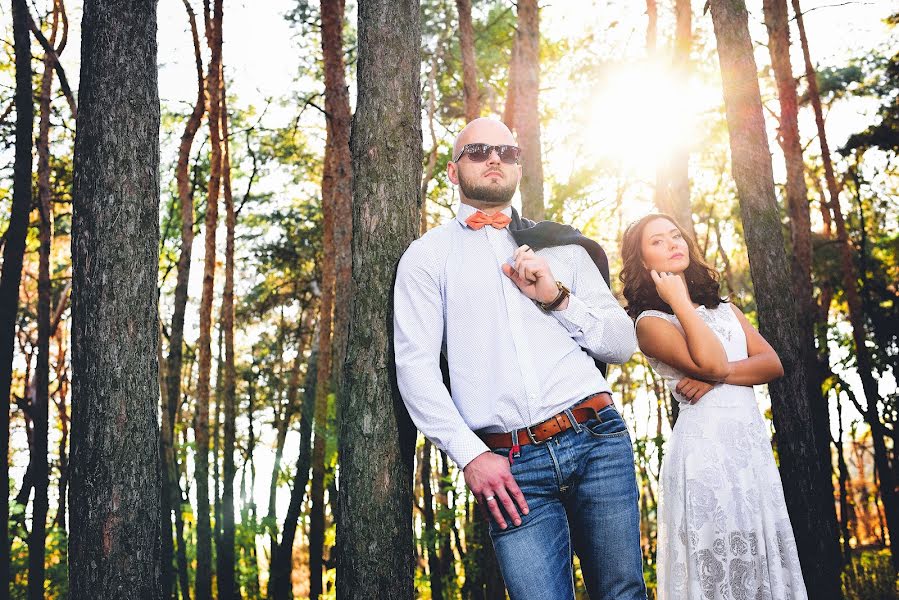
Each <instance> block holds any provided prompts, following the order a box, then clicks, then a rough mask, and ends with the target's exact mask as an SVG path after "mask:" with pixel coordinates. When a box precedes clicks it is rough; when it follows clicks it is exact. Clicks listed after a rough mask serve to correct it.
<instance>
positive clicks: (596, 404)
mask: <svg viewBox="0 0 899 600" xmlns="http://www.w3.org/2000/svg"><path fill="white" fill-rule="evenodd" d="M520 156H521V151H520V149H519V148H518V147H517V146H516V145H515V139H514V137H513V136H512V133H511V132H510V131H509V129H508V128H507V127H506V126H505V125H503V124H502V123H501V122H499V121H496V120H493V119H486V118H484V119H477V120H475V121H472V122H471V123H469V124H468V125H467V126H466V127H465V128H464V129H463V130H462V132H461V133H460V134H459V136H458V137H457V138H456V141H455V144H454V145H453V157H452V158H453V160H452V162H450V163H449V164H448V165H447V175H448V176H449V180H450V182H452V183H453V184H454V185H458V186H459V197H460V200H461V202H460V204H459V207H458V210H457V213H456V216H455V218H454V219H452V220H451V221H449V222H447V223H444V224H443V225H441V226H439V227H435V228H434V229H432V230H430V231H428V232H427V233H426V234H425V235H423V236H422V237H421V238H420V239H418V240H416V241H414V242H413V243H412V244H411V245H410V246H409V248H408V249H407V250H406V252H405V254H403V257H402V259H401V261H400V264H399V268H398V271H397V278H396V285H395V290H394V292H395V293H394V343H395V354H396V368H397V380H398V383H399V389H400V392H401V394H402V396H403V401H404V402H405V404H406V407H407V409H408V410H409V414H410V415H411V417H412V420H413V421H414V422H415V425H416V426H417V427H418V429H419V430H420V431H421V432H422V433H423V434H424V435H425V436H427V437H428V439H430V440H431V441H432V442H433V443H434V444H435V445H437V447H439V448H440V449H441V450H443V451H445V452H446V453H447V454H448V455H449V456H450V458H452V459H453V460H454V461H455V462H456V463H457V464H458V465H459V467H460V468H461V469H462V470H463V472H464V475H465V483H466V484H467V485H468V487H469V489H470V490H471V492H472V493H473V494H474V496H475V498H476V499H477V501H478V503H479V504H480V505H481V506H482V507H484V508H485V509H486V512H487V513H488V514H489V516H490V537H491V539H492V540H493V546H494V548H495V550H496V556H497V558H498V560H499V564H500V568H501V570H502V573H503V578H504V579H505V582H506V587H507V588H508V590H509V595H510V596H511V598H512V600H519V599H524V598H528V599H534V598H546V599H548V600H560V599H572V600H573V599H574V578H573V575H572V564H571V558H572V552H576V553H577V555H578V557H579V558H580V564H581V570H582V572H583V576H584V581H585V583H586V585H587V591H588V593H589V595H590V598H591V599H593V600H597V599H604V600H635V599H638V598H639V599H644V600H645V598H646V588H645V585H644V583H643V566H642V555H641V551H640V515H639V510H638V506H637V500H638V492H637V483H636V477H635V474H634V456H633V449H632V447H631V440H630V434H629V432H628V430H627V427H626V425H625V422H624V421H623V419H622V418H621V415H620V414H619V413H618V411H617V409H616V407H615V404H614V402H613V398H612V395H611V388H610V387H609V384H608V382H607V381H606V379H605V376H604V370H603V368H602V367H601V365H600V366H598V364H599V363H602V362H611V363H623V362H625V361H627V360H628V359H629V358H630V356H631V355H632V354H633V353H634V350H635V349H636V338H635V335H634V328H633V325H632V323H631V320H630V319H629V318H628V316H627V314H626V313H625V312H624V310H623V309H622V308H621V306H620V305H619V304H618V302H617V301H616V300H615V298H614V297H613V296H612V293H611V292H610V291H609V287H608V284H607V278H608V266H607V262H605V263H604V261H605V254H604V253H602V251H601V249H600V248H599V247H598V245H597V244H595V243H594V242H591V241H589V240H587V239H586V238H584V237H583V236H581V235H580V234H579V233H578V232H577V231H576V230H574V229H572V228H570V227H568V226H563V225H559V224H554V223H549V222H543V223H539V224H533V223H531V222H528V221H527V220H525V219H522V218H521V217H520V216H519V215H518V214H517V212H516V211H515V210H514V209H513V208H512V207H511V202H512V196H513V195H514V193H515V190H516V188H517V187H518V182H519V180H520V179H521V165H520V164H519V158H520ZM525 239H526V240H528V241H530V242H531V243H522V240H525ZM604 265H605V272H603V266H604ZM441 354H443V356H444V357H445V358H446V362H447V365H448V370H449V373H448V375H449V381H450V389H449V390H448V389H447V387H446V385H445V384H444V380H443V377H442V374H441V367H440V356H441Z"/></svg>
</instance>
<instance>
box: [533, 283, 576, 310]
mask: <svg viewBox="0 0 899 600" xmlns="http://www.w3.org/2000/svg"><path fill="white" fill-rule="evenodd" d="M556 287H558V288H559V295H558V296H556V297H555V299H554V300H552V302H540V301H539V300H535V301H534V302H536V303H537V306H539V307H540V308H542V309H543V310H545V311H546V312H550V311H553V310H556V309H557V308H558V307H559V305H560V304H562V303H563V302H565V298H567V297H568V296H570V295H571V290H569V289H568V288H567V287H565V284H564V283H562V282H561V281H556Z"/></svg>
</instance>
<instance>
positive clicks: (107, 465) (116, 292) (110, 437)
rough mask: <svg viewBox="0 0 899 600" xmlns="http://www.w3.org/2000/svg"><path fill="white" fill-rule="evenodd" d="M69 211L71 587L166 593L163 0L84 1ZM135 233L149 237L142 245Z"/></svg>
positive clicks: (108, 594)
mask: <svg viewBox="0 0 899 600" xmlns="http://www.w3.org/2000/svg"><path fill="white" fill-rule="evenodd" d="M83 14H84V16H83V19H82V28H81V32H82V43H81V76H80V86H79V87H80V89H79V96H78V105H79V107H80V110H79V112H78V118H77V123H76V125H77V134H76V136H75V159H74V193H73V199H74V202H73V217H72V281H73V284H72V367H73V376H72V433H71V442H72V449H71V473H72V484H71V487H70V490H69V492H70V493H69V504H70V507H71V509H70V510H71V513H70V518H71V533H70V538H69V590H70V594H71V596H72V597H73V598H100V599H106V598H109V599H112V598H122V597H130V598H152V599H156V598H160V597H161V595H162V589H161V585H160V581H159V572H160V567H161V565H160V542H159V540H160V537H159V532H160V523H159V515H160V510H159V503H160V490H161V480H160V473H159V428H158V425H157V419H158V418H159V415H158V413H157V403H158V401H159V382H158V379H157V378H158V364H157V358H156V349H157V344H158V343H159V339H158V325H157V277H158V268H159V92H158V82H157V68H158V65H157V45H156V3H155V2H151V1H150V2H148V1H143V2H131V1H123V0H88V1H86V2H85V3H84V13H83ZM135 240H141V243H135V242H134V241H135Z"/></svg>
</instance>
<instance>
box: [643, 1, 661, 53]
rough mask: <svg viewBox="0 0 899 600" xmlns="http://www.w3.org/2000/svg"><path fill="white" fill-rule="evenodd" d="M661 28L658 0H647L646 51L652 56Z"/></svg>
mask: <svg viewBox="0 0 899 600" xmlns="http://www.w3.org/2000/svg"><path fill="white" fill-rule="evenodd" d="M658 30H659V7H658V6H657V4H656V0H646V52H647V53H649V55H650V56H652V55H653V54H655V51H656V42H657V41H658V40H657V39H656V38H657V37H658Z"/></svg>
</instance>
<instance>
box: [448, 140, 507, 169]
mask: <svg viewBox="0 0 899 600" xmlns="http://www.w3.org/2000/svg"><path fill="white" fill-rule="evenodd" d="M494 150H496V155H497V156H499V159H500V160H501V161H503V162H504V163H506V164H507V165H516V164H518V159H520V158H521V148H519V147H518V146H509V145H508V144H502V145H500V146H491V145H490V144H465V146H463V147H462V150H460V151H459V156H457V157H456V158H454V159H453V162H459V159H460V158H462V156H463V155H464V154H467V155H468V159H469V160H470V161H471V162H476V163H480V162H484V161H486V160H487V159H488V158H490V155H491V154H492V153H493V151H494Z"/></svg>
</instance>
